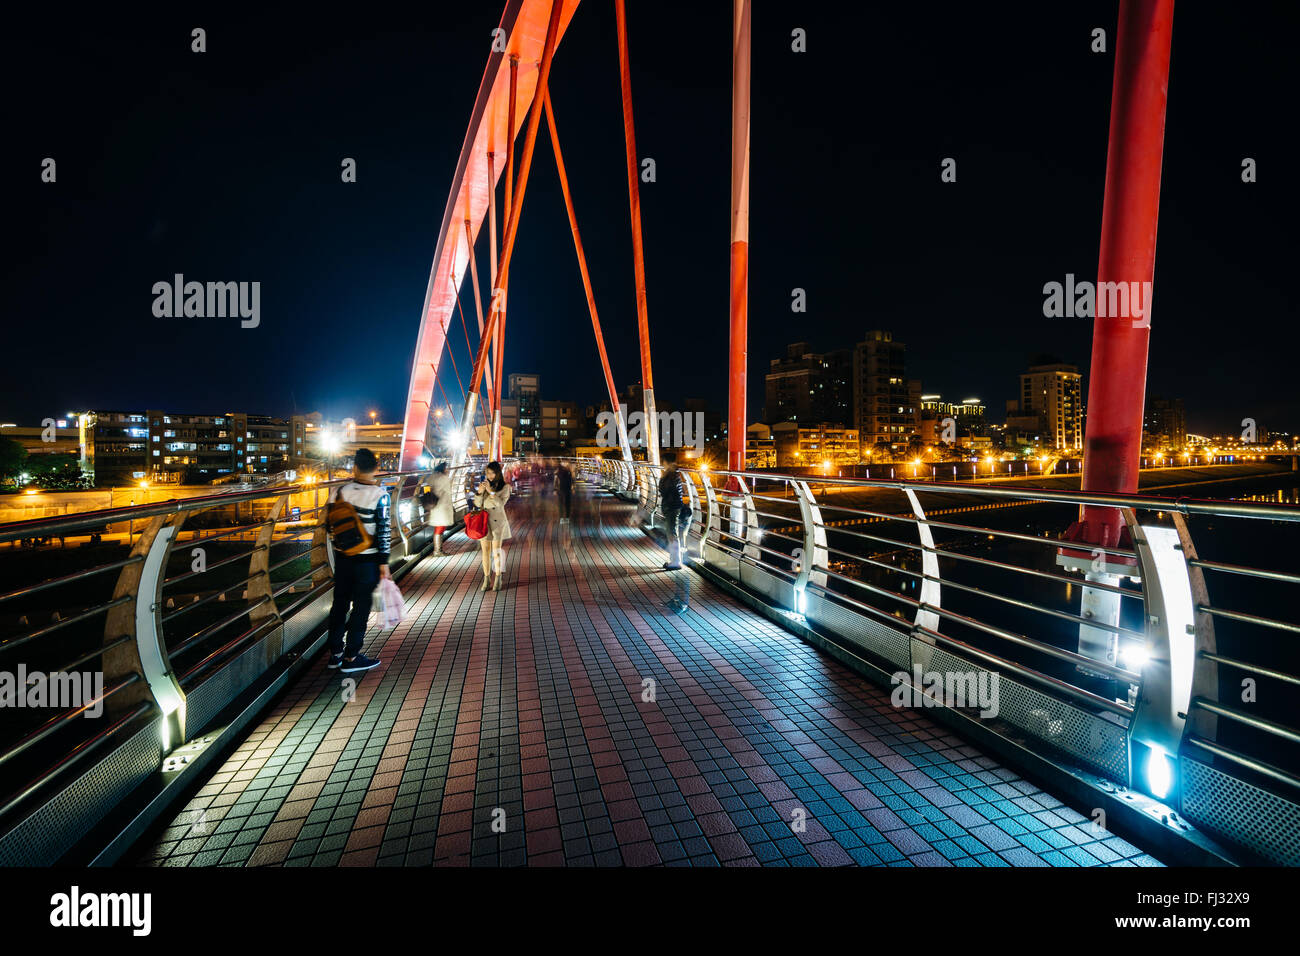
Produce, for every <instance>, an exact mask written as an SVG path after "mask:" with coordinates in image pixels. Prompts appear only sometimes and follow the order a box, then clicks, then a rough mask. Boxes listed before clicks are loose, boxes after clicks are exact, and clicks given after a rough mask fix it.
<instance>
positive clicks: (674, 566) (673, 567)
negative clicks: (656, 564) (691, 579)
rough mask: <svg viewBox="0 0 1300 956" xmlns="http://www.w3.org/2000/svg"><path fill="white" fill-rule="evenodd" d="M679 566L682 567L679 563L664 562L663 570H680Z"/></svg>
mask: <svg viewBox="0 0 1300 956" xmlns="http://www.w3.org/2000/svg"><path fill="white" fill-rule="evenodd" d="M681 568H682V566H681V565H680V564H665V565H664V570H665V571H680V570H681Z"/></svg>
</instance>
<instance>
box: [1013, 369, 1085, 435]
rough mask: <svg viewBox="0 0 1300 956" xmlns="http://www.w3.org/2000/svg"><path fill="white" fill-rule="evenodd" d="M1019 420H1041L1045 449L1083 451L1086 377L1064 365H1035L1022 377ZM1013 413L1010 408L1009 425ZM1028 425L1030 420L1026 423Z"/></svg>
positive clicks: (1039, 422) (1040, 427)
mask: <svg viewBox="0 0 1300 956" xmlns="http://www.w3.org/2000/svg"><path fill="white" fill-rule="evenodd" d="M1014 413H1015V417H1017V419H1025V420H1028V419H1037V424H1038V434H1039V436H1040V441H1041V442H1042V444H1043V446H1045V447H1048V448H1052V449H1055V450H1057V451H1079V450H1080V449H1082V448H1083V376H1081V375H1080V374H1079V369H1078V368H1077V367H1076V366H1073V365H1066V364H1064V363H1052V364H1047V365H1034V366H1031V367H1030V369H1029V371H1027V372H1025V373H1023V374H1022V375H1021V376H1020V397H1019V399H1018V400H1017V401H1016V408H1015V410H1014ZM1011 414H1012V410H1011V409H1010V408H1008V416H1009V417H1008V425H1010V424H1011V421H1010V416H1011ZM1026 424H1027V421H1026Z"/></svg>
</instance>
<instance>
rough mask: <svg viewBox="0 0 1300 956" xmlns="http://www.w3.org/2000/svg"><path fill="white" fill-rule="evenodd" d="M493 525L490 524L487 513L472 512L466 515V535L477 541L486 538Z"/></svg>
mask: <svg viewBox="0 0 1300 956" xmlns="http://www.w3.org/2000/svg"><path fill="white" fill-rule="evenodd" d="M490 528H491V524H490V523H489V522H488V513H487V512H486V511H481V510H480V511H471V512H470V513H469V514H467V515H465V533H466V534H467V535H469V536H470V537H471V538H473V539H474V540H475V541H477V540H478V539H479V538H486V537H487V535H488V531H489V530H490Z"/></svg>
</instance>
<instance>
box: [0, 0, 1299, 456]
mask: <svg viewBox="0 0 1300 956" xmlns="http://www.w3.org/2000/svg"><path fill="white" fill-rule="evenodd" d="M854 6H855V7H858V6H859V5H854ZM898 6H900V7H901V8H902V9H892V8H891V6H890V5H885V4H863V5H860V9H859V10H858V12H852V11H850V10H848V9H846V8H847V7H848V5H846V4H843V3H838V2H821V0H816V2H814V0H802V2H799V3H782V2H773V0H765V2H759V3H756V4H755V14H754V40H753V46H754V80H753V122H752V130H753V134H752V135H753V140H752V144H753V145H752V151H753V152H752V189H751V202H752V226H751V251H750V255H751V280H750V308H751V320H750V321H751V329H750V371H751V376H750V414H751V416H757V414H758V413H759V411H760V409H761V406H762V400H763V399H762V381H763V380H762V375H763V372H764V370H765V369H766V367H767V363H768V360H769V359H770V358H772V357H774V356H777V355H779V354H781V352H782V351H783V348H784V345H785V343H786V342H788V341H792V340H798V339H807V340H809V341H811V342H812V344H813V346H814V347H816V348H832V347H837V346H848V345H851V344H852V343H854V342H856V341H858V340H859V339H861V338H862V335H863V333H864V332H866V331H867V330H868V329H872V328H886V329H891V330H893V331H894V333H895V335H896V337H897V338H898V339H900V340H902V341H904V342H906V343H907V344H908V371H909V374H910V375H911V376H913V377H919V378H921V379H922V382H923V386H924V388H925V390H926V391H934V392H940V393H943V394H944V395H945V397H949V398H954V399H959V398H965V397H967V396H968V395H978V396H980V397H982V398H984V400H985V401H986V402H987V403H988V404H989V406H990V409H991V410H992V412H993V414H994V417H995V418H1000V416H1001V412H1002V408H1003V403H1004V401H1005V400H1006V399H1007V398H1010V397H1014V395H1015V392H1016V387H1017V380H1016V377H1015V376H1016V375H1017V374H1018V373H1019V372H1020V371H1022V370H1023V368H1024V367H1025V366H1026V364H1027V363H1028V362H1029V360H1030V359H1031V358H1032V357H1033V356H1035V355H1036V354H1039V353H1054V354H1056V355H1059V356H1061V357H1063V358H1064V359H1066V360H1067V361H1071V362H1075V363H1077V364H1079V365H1080V366H1082V367H1084V370H1085V372H1086V371H1087V369H1086V366H1087V363H1088V358H1089V349H1090V341H1091V330H1090V324H1089V322H1088V321H1087V320H1084V319H1046V318H1044V317H1043V315H1042V303H1043V294H1042V287H1043V284H1044V283H1045V282H1049V281H1052V280H1058V281H1060V280H1063V279H1064V277H1065V274H1066V273H1067V272H1073V273H1075V275H1076V276H1077V277H1078V278H1079V279H1084V278H1087V279H1095V278H1096V266H1097V249H1098V238H1099V229H1100V221H1101V205H1102V187H1103V182H1104V176H1105V163H1106V140H1107V125H1108V117H1109V108H1110V89H1111V78H1112V69H1113V65H1114V60H1113V49H1114V25H1115V19H1116V10H1117V5H1116V4H1114V3H1070V4H1063V3H1046V4H1045V3H1034V4H1028V5H1017V4H993V5H989V4H953V5H952V6H951V7H950V8H946V7H945V6H943V5H932V4H902V5H898ZM629 8H630V10H629V29H630V37H631V60H632V70H633V76H632V80H633V89H634V94H635V108H636V119H637V142H638V147H639V152H640V154H641V155H642V156H643V157H647V156H648V157H652V158H654V160H655V161H656V165H657V174H658V181H657V182H656V183H653V184H643V186H642V192H641V196H642V204H643V214H644V219H643V222H644V232H645V242H646V271H647V279H648V290H649V306H650V319H651V342H652V350H653V356H654V362H655V377H656V386H657V391H658V392H659V394H660V395H661V396H663V397H664V398H668V399H673V398H680V397H686V396H701V397H704V398H707V399H709V400H711V401H712V402H713V403H714V404H715V405H716V406H717V407H719V408H721V407H722V406H723V403H724V402H725V376H726V361H727V322H728V318H727V289H728V278H727V263H728V243H729V231H728V230H729V213H730V193H729V185H728V177H729V122H730V69H731V66H730V4H729V3H725V2H712V3H701V2H692V3H681V4H672V3H662V2H657V3H649V2H646V0H632V2H631V3H629ZM326 9H327V8H323V7H322V8H320V11H321V12H320V13H312V12H307V11H306V10H305V8H297V9H295V10H294V11H293V12H292V14H289V13H276V12H274V11H270V10H263V11H259V12H258V13H257V14H256V15H253V16H251V17H249V18H247V19H239V18H236V17H234V16H232V15H230V14H226V13H217V12H213V13H203V14H198V15H196V14H190V13H184V14H179V13H176V12H162V13H159V14H157V15H145V14H143V13H132V14H131V15H130V16H124V17H114V18H112V19H109V18H102V19H95V18H87V17H84V16H80V15H73V14H71V13H70V12H69V11H68V10H66V9H65V8H63V7H50V6H46V7H44V8H42V9H38V10H36V11H31V10H27V11H25V12H24V13H22V14H21V17H22V19H19V20H13V21H11V23H10V24H9V29H8V31H7V32H8V34H9V35H8V41H9V42H8V43H7V44H6V47H7V49H6V56H5V57H4V58H3V66H2V67H0V70H3V74H4V79H5V89H6V91H7V96H6V98H5V99H6V114H7V115H6V118H5V130H6V137H5V139H6V146H5V149H4V151H3V152H4V158H3V162H4V165H5V169H4V175H5V184H6V194H7V196H6V199H7V201H6V203H5V206H6V212H7V213H8V215H6V220H7V226H8V228H7V232H8V239H9V243H10V245H11V251H10V252H9V253H8V254H7V255H6V256H5V260H4V269H5V275H4V288H5V292H6V295H5V299H6V302H7V305H8V309H7V313H8V321H7V332H8V334H7V335H6V336H5V345H6V353H7V354H6V356H5V371H4V382H5V386H4V389H3V396H2V399H3V400H2V401H0V416H4V417H5V419H6V420H18V421H32V420H38V419H40V418H42V417H44V416H46V415H61V414H62V413H63V412H65V411H69V410H79V409H83V408H95V407H97V408H130V409H136V408H141V409H142V408H145V407H162V408H165V409H168V410H173V411H193V412H212V411H224V410H243V411H247V412H250V413H270V414H289V413H292V412H295V411H296V412H309V411H313V410H319V411H322V412H324V413H326V414H327V415H329V416H332V417H341V416H344V415H349V414H351V415H356V416H357V417H361V415H363V414H364V413H365V412H366V411H368V410H369V409H371V408H377V409H379V410H380V412H381V415H382V417H383V418H384V419H385V420H396V419H398V418H399V417H400V414H401V409H402V403H403V401H404V399H405V394H406V387H407V378H408V374H409V370H410V361H411V354H412V351H413V348H414V342H415V333H416V328H417V324H418V320H419V313H420V307H421V304H422V301H423V296H424V290H425V284H426V282H427V279H428V272H429V265H430V261H431V259H432V256H433V252H434V244H435V242H436V239H437V231H438V225H439V222H440V219H441V216H442V212H443V208H444V206H445V204H446V201H447V193H448V190H449V188H450V183H451V174H452V171H453V167H454V164H455V161H456V157H457V154H458V152H459V149H460V146H461V142H462V139H463V137H464V134H465V127H466V124H467V122H468V119H469V112H470V108H471V106H472V104H473V100H474V96H475V94H476V92H477V88H478V84H479V81H480V78H481V76H482V72H483V67H484V63H485V61H486V58H487V53H488V44H489V42H490V31H491V29H492V28H493V27H494V26H495V25H496V24H497V22H498V20H499V17H500V4H499V3H497V2H488V0H473V2H469V0H466V2H462V3H459V4H454V5H453V4H442V3H440V4H433V5H421V6H420V7H419V8H412V9H411V10H409V11H407V12H405V13H397V12H394V11H392V10H384V11H380V10H375V9H372V8H370V7H368V6H366V5H361V6H359V7H348V8H347V11H346V15H345V14H344V13H342V12H339V13H337V14H336V13H334V12H329V13H326V12H325V11H326ZM1298 11H1300V8H1298V7H1297V6H1296V5H1295V4H1289V3H1288V4H1281V3H1279V4H1264V3H1239V4H1208V3H1200V4H1193V3H1186V2H1184V3H1181V4H1180V5H1179V6H1178V7H1177V10H1176V13H1175V18H1174V39H1173V63H1172V68H1171V77H1170V96H1169V112H1168V121H1167V130H1166V143H1165V154H1164V178H1163V186H1162V195H1161V219H1160V231H1159V243H1158V254H1157V260H1156V275H1155V308H1154V314H1153V321H1152V337H1151V358H1150V375H1149V392H1150V393H1152V394H1164V395H1175V396H1182V397H1183V398H1185V399H1186V402H1187V409H1188V425H1189V427H1190V428H1191V429H1192V430H1194V431H1197V430H1202V431H1206V430H1210V429H1212V428H1220V427H1223V428H1227V427H1231V426H1233V425H1234V424H1235V423H1236V422H1238V421H1240V420H1241V419H1242V418H1243V417H1247V416H1249V417H1254V418H1256V419H1257V420H1258V421H1259V422H1260V423H1261V425H1262V426H1263V427H1269V428H1291V429H1295V428H1300V401H1297V399H1296V397H1295V396H1296V389H1295V381H1294V379H1295V343H1296V341H1297V334H1296V326H1297V319H1298V318H1300V315H1298V313H1300V309H1298V308H1297V305H1296V299H1295V297H1294V294H1293V293H1291V292H1289V291H1288V290H1289V289H1291V288H1292V287H1293V286H1294V278H1293V275H1294V267H1295V263H1296V254H1297V247H1298V246H1300V241H1298V240H1297V238H1296V231H1295V228H1296V224H1295V218H1296V211H1297V198H1298V192H1300V189H1298V187H1297V185H1296V182H1297V174H1296V171H1295V168H1294V162H1295V156H1296V145H1297V137H1296V134H1295V128H1294V127H1295V116H1296V109H1295V102H1296V94H1297V87H1298V85H1300V84H1297V78H1296V70H1297V67H1296V62H1297V61H1296V59H1295V55H1294V49H1293V46H1294V42H1295V36H1296V35H1297V28H1298V27H1300V12H1298ZM7 16H12V14H7ZM194 26H203V27H204V28H206V29H207V31H208V52H207V53H204V54H202V55H198V54H193V53H191V52H190V51H189V45H190V30H191V28H192V27H194ZM1098 26H1100V27H1103V28H1105V29H1106V31H1107V36H1108V51H1109V52H1108V53H1106V54H1105V55H1099V54H1094V53H1092V52H1090V50H1089V44H1090V33H1091V30H1092V29H1093V28H1094V27H1098ZM795 27H801V28H803V29H805V30H806V31H807V36H808V52H807V53H804V54H796V53H793V52H791V50H790V31H791V30H792V29H793V28H795ZM552 90H553V97H554V102H555V107H556V114H557V119H558V121H559V126H560V133H561V137H562V142H563V144H564V146H565V158H566V161H567V163H568V166H569V171H570V177H571V179H572V183H573V188H574V193H575V203H576V205H577V210H578V217H579V223H580V225H581V227H582V229H583V234H584V240H585V244H586V247H587V250H588V254H589V258H590V263H591V268H592V271H593V273H594V283H595V293H596V300H597V303H598V305H599V307H600V309H601V316H602V321H603V324H604V327H605V330H606V336H607V342H608V345H609V349H610V354H611V359H612V363H613V367H614V374H615V377H616V378H617V380H618V383H619V386H620V387H623V386H625V385H626V384H628V383H629V382H631V381H634V380H635V379H636V378H637V377H638V375H639V368H638V357H637V347H636V314H635V300H634V295H633V286H632V254H631V239H630V230H629V226H628V215H627V188H626V179H625V171H624V166H623V162H624V160H623V144H622V125H621V115H620V105H619V94H618V59H617V48H616V44H615V37H614V14H613V5H612V3H609V2H606V0H585V2H584V3H583V4H582V5H581V7H580V8H579V10H578V12H577V15H576V16H575V18H574V20H573V23H572V25H571V27H570V29H569V31H568V33H567V35H566V36H565V38H564V41H563V43H562V45H561V47H560V50H559V52H558V54H557V57H556V61H555V68H554V71H553V73H552ZM46 156H52V157H54V158H55V159H56V160H57V162H58V182H57V183H56V184H54V185H47V184H42V183H41V182H40V181H39V172H40V163H41V160H42V159H43V158H44V157H46ZM345 156H347V157H354V158H355V159H356V160H357V163H358V174H359V182H358V183H356V184H353V185H345V184H343V183H341V182H340V177H339V170H340V165H339V164H340V161H341V159H342V158H343V157H345ZM947 156H951V157H954V158H956V159H957V162H958V181H957V183H956V184H943V183H941V182H940V178H939V164H940V160H941V159H942V158H943V157H947ZM1246 156H1250V157H1254V158H1255V159H1256V160H1257V161H1258V169H1259V173H1258V174H1259V181H1258V182H1257V183H1255V184H1251V185H1246V184H1243V183H1242V182H1241V179H1240V165H1241V160H1242V158H1243V157H1246ZM480 248H483V246H482V244H481V245H480ZM483 269H484V271H486V262H484V263H483ZM178 272H179V273H183V274H184V275H186V276H187V277H188V278H192V279H197V280H201V281H207V280H221V281H227V280H245V281H251V280H258V281H260V282H261V284H262V304H261V308H262V322H261V326H260V327H259V328H257V329H253V330H243V329H240V328H239V325H238V322H237V321H236V320H231V319H224V320H223V319H159V318H155V317H154V316H153V314H152V311H151V305H152V302H153V295H152V292H151V288H152V286H153V284H154V283H155V282H157V281H160V280H169V279H170V278H171V277H172V275H173V274H174V273H178ZM795 287H801V288H804V289H806V290H807V297H808V312H807V314H806V315H792V314H791V312H790V293H791V289H792V288H795ZM510 291H511V298H510V305H511V312H510V320H509V336H508V342H507V351H506V357H505V364H506V369H507V371H537V372H540V373H541V375H542V381H543V393H544V396H545V397H554V398H572V399H576V400H578V401H591V400H596V399H598V398H599V397H600V396H601V393H602V381H601V376H600V372H599V366H598V363H597V359H596V352H595V347H594V345H593V341H592V336H591V326H590V321H589V319H588V317H587V312H586V305H585V301H584V298H583V295H582V287H581V284H580V281H579V277H578V271H577V266H576V263H575V260H574V256H573V250H572V244H571V241H570V238H569V235H568V229H567V225H566V221H565V215H564V208H563V205H562V201H561V198H560V193H559V187H558V182H557V179H556V175H555V170H554V163H553V161H552V158H551V152H550V146H549V143H548V142H547V138H546V136H545V132H544V131H543V135H542V136H541V137H540V138H539V141H538V152H537V158H536V162H535V164H534V168H533V178H532V181H531V183H530V185H529V189H528V193H527V198H526V201H525V204H524V207H523V212H522V219H521V226H520V235H519V241H518V246H517V251H516V255H515V261H514V265H513V267H512V271H511V290H510ZM464 301H465V304H466V306H467V307H469V306H470V304H471V302H472V300H471V299H469V298H465V300H464ZM472 321H473V319H472V316H471V322H472ZM458 322H459V320H457V325H458ZM456 358H457V362H458V363H459V364H460V367H461V371H462V374H464V372H465V366H466V365H467V364H468V357H467V356H466V354H465V351H464V344H463V342H462V343H461V345H460V347H459V349H458V351H457V353H456ZM444 367H445V369H446V373H447V379H446V383H447V384H448V386H449V390H450V391H455V387H454V385H455V379H454V377H452V376H451V375H450V372H451V368H450V363H445V366H444Z"/></svg>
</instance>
